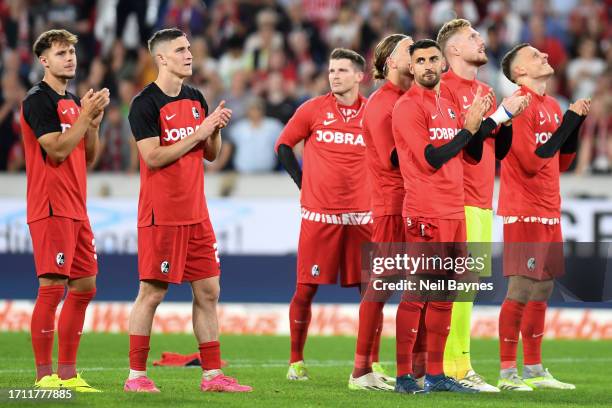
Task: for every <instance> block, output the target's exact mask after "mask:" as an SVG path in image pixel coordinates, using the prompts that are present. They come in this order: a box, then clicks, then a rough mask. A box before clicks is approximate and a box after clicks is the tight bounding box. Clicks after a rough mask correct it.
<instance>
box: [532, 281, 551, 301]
mask: <svg viewBox="0 0 612 408" xmlns="http://www.w3.org/2000/svg"><path fill="white" fill-rule="evenodd" d="M554 286H555V284H554V281H553V280H552V279H551V280H546V281H541V282H538V283H536V284H535V285H534V287H533V290H532V292H531V296H530V298H529V300H532V301H535V302H543V301H546V300H548V298H549V297H550V295H551V294H552V291H553V288H554Z"/></svg>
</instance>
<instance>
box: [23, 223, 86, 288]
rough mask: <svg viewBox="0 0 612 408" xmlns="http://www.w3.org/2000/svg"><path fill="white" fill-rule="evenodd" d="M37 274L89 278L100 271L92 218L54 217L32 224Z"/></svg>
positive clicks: (30, 225) (31, 234)
mask: <svg viewBox="0 0 612 408" xmlns="http://www.w3.org/2000/svg"><path fill="white" fill-rule="evenodd" d="M29 227H30V236H31V237H32V248H33V252H34V264H35V265H36V276H42V275H46V274H50V273H52V274H58V275H64V276H66V277H67V278H69V279H79V278H86V277H89V276H95V275H97V273H98V262H97V259H98V256H97V255H96V242H95V240H94V236H93V232H92V231H91V226H90V225H89V220H83V221H81V220H73V219H72V218H66V217H57V216H50V217H47V218H43V219H42V220H38V221H34V222H32V223H30V224H29Z"/></svg>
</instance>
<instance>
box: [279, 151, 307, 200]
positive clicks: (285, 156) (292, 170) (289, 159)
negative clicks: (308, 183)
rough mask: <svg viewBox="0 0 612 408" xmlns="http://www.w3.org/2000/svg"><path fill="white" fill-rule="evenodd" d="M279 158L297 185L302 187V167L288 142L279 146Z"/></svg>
mask: <svg viewBox="0 0 612 408" xmlns="http://www.w3.org/2000/svg"><path fill="white" fill-rule="evenodd" d="M278 160H279V161H280V162H281V164H282V165H283V167H284V168H285V170H287V173H289V175H290V176H291V178H292V179H293V181H294V182H295V185H296V186H298V188H299V189H300V190H301V189H302V169H301V168H300V164H299V163H298V161H297V157H295V153H293V149H292V148H291V147H289V146H288V145H286V144H281V145H280V146H278Z"/></svg>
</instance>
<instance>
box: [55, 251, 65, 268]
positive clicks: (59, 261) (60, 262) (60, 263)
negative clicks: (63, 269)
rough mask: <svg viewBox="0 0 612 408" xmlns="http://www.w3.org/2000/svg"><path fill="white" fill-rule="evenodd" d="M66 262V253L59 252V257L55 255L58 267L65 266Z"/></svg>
mask: <svg viewBox="0 0 612 408" xmlns="http://www.w3.org/2000/svg"><path fill="white" fill-rule="evenodd" d="M64 262H66V258H65V257H64V253H63V252H58V253H57V255H55V263H56V264H57V266H64Z"/></svg>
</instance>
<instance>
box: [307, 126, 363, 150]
mask: <svg viewBox="0 0 612 408" xmlns="http://www.w3.org/2000/svg"><path fill="white" fill-rule="evenodd" d="M316 140H317V142H324V143H336V144H350V145H353V146H363V147H365V142H364V141H363V136H362V135H359V134H358V135H355V134H353V133H344V132H332V131H331V130H317V137H316Z"/></svg>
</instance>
